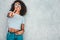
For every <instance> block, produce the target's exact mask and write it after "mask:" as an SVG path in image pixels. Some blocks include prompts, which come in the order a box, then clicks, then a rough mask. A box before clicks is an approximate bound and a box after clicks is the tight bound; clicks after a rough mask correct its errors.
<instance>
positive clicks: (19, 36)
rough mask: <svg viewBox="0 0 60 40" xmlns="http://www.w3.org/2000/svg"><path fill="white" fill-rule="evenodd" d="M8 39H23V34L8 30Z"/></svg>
mask: <svg viewBox="0 0 60 40" xmlns="http://www.w3.org/2000/svg"><path fill="white" fill-rule="evenodd" d="M6 39H7V40H23V34H21V35H16V34H15V33H12V32H8V33H7V37H6Z"/></svg>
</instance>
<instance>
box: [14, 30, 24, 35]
mask: <svg viewBox="0 0 60 40" xmlns="http://www.w3.org/2000/svg"><path fill="white" fill-rule="evenodd" d="M23 33H24V31H23V30H21V31H18V32H16V33H15V34H16V35H20V34H23Z"/></svg>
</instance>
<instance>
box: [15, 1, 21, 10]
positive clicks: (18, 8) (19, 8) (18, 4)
mask: <svg viewBox="0 0 60 40" xmlns="http://www.w3.org/2000/svg"><path fill="white" fill-rule="evenodd" d="M14 9H15V10H16V11H20V10H21V5H20V3H19V2H16V3H15V4H14Z"/></svg>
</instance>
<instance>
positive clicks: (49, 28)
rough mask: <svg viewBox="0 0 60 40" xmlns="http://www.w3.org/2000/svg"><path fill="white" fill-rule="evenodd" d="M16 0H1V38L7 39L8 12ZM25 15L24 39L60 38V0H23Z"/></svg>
mask: <svg viewBox="0 0 60 40" xmlns="http://www.w3.org/2000/svg"><path fill="white" fill-rule="evenodd" d="M13 1H14V0H0V40H5V39H6V33H7V28H8V26H7V17H6V16H7V12H8V10H9V9H10V5H11V4H12V2H13ZM23 1H24V2H25V4H26V5H27V8H28V12H27V15H26V16H25V23H26V24H25V33H24V40H60V0H23Z"/></svg>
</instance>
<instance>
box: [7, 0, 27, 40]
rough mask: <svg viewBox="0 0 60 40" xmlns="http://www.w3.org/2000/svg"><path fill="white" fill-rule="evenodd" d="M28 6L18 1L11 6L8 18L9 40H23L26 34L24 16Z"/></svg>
mask: <svg viewBox="0 0 60 40" xmlns="http://www.w3.org/2000/svg"><path fill="white" fill-rule="evenodd" d="M26 11H27V10H26V6H25V4H24V3H23V2H22V1H21V0H16V1H14V3H13V4H12V5H11V9H10V12H9V13H8V14H7V17H8V32H7V40H23V33H24V15H25V14H26Z"/></svg>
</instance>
